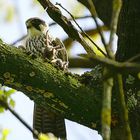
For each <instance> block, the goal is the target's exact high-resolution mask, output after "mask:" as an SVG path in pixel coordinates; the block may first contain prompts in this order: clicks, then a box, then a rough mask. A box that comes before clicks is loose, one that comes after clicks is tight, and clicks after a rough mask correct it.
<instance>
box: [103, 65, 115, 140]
mask: <svg viewBox="0 0 140 140" xmlns="http://www.w3.org/2000/svg"><path fill="white" fill-rule="evenodd" d="M110 72H111V71H110V70H109V69H108V68H106V67H105V68H104V71H103V76H104V77H106V75H109V74H110ZM113 81H114V80H113V77H108V78H105V79H104V82H103V99H102V115H101V119H102V137H103V139H104V140H110V136H111V127H110V126H111V97H112V88H113Z"/></svg>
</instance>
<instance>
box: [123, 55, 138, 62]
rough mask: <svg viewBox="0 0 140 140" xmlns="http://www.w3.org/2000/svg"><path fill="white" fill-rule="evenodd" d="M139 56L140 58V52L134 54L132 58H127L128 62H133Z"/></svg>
mask: <svg viewBox="0 0 140 140" xmlns="http://www.w3.org/2000/svg"><path fill="white" fill-rule="evenodd" d="M138 58H140V53H139V54H137V55H135V56H133V57H131V58H129V59H128V60H126V62H132V61H134V60H136V59H138Z"/></svg>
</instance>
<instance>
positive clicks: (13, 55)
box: [0, 42, 101, 128]
mask: <svg viewBox="0 0 140 140" xmlns="http://www.w3.org/2000/svg"><path fill="white" fill-rule="evenodd" d="M76 77H77V75H76V76H74V75H72V74H71V73H64V72H63V71H61V70H58V69H56V68H54V67H53V66H52V65H51V64H49V63H47V62H43V60H42V59H40V58H38V59H35V60H33V59H32V58H30V57H29V56H27V55H26V54H25V53H23V52H22V51H20V50H19V49H17V48H15V47H9V46H8V45H6V44H4V43H3V42H0V82H3V83H4V85H6V86H9V87H12V88H14V89H17V90H20V91H22V92H24V94H26V95H27V96H28V97H29V98H30V99H31V100H34V101H35V102H36V103H37V104H39V105H41V106H42V107H44V109H45V107H46V106H47V107H50V109H52V110H53V111H55V112H59V113H60V114H61V115H63V116H64V117H65V118H68V119H70V120H74V121H76V122H79V123H81V124H84V125H86V126H88V127H90V128H93V127H95V126H96V127H98V126H99V125H100V124H99V122H100V121H99V118H100V117H99V116H100V110H101V100H100V99H101V94H100V93H101V92H99V89H92V88H89V87H87V86H85V85H84V84H82V83H81V82H80V81H78V79H77V78H76ZM78 78H79V77H78ZM95 93H96V94H95ZM97 93H99V94H97ZM94 100H95V101H94ZM81 108H82V109H81ZM95 112H96V113H95ZM93 114H95V115H94V116H93ZM93 124H94V125H93Z"/></svg>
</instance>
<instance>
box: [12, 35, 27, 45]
mask: <svg viewBox="0 0 140 140" xmlns="http://www.w3.org/2000/svg"><path fill="white" fill-rule="evenodd" d="M26 36H27V35H23V36H22V37H20V38H19V39H17V40H16V41H14V42H13V43H11V44H10V45H11V46H13V45H15V44H17V43H18V42H20V41H22V40H23V39H25V38H26Z"/></svg>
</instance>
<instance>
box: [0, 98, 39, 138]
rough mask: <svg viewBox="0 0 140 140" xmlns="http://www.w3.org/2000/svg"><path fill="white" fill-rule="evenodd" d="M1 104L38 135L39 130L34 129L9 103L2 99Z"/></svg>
mask: <svg viewBox="0 0 140 140" xmlns="http://www.w3.org/2000/svg"><path fill="white" fill-rule="evenodd" d="M0 105H2V106H3V107H4V108H5V109H8V110H9V111H10V112H11V113H12V114H13V115H14V116H15V117H16V118H17V119H18V120H19V121H20V122H21V123H22V124H23V125H24V126H25V127H26V128H27V129H28V130H29V131H30V132H31V133H32V134H33V135H35V136H36V137H38V134H39V133H38V132H37V130H33V129H32V128H31V127H30V126H29V125H28V124H27V123H26V122H25V121H24V120H23V119H22V118H21V117H20V116H19V114H17V112H15V111H14V110H13V109H12V108H11V107H10V106H9V105H8V104H7V103H5V102H4V101H3V100H0Z"/></svg>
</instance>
